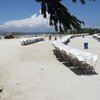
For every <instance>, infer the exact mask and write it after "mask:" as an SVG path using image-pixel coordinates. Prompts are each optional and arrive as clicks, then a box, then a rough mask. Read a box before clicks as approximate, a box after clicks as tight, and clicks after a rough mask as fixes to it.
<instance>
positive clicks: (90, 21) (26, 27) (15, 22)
mask: <svg viewBox="0 0 100 100" xmlns="http://www.w3.org/2000/svg"><path fill="white" fill-rule="evenodd" d="M86 1H87V0H86ZM61 3H62V4H64V5H65V6H66V7H67V8H68V10H69V12H70V13H71V14H72V15H74V16H76V17H77V18H78V19H80V20H82V21H84V22H85V26H83V27H94V28H100V11H99V10H100V6H99V5H100V0H96V1H95V2H90V1H89V0H88V1H87V2H86V4H85V5H82V4H80V2H77V3H76V4H75V3H72V0H62V1H61ZM40 9H41V5H40V3H37V2H36V1H35V0H0V31H18V32H19V31H21V32H46V31H48V32H49V31H54V28H52V27H50V26H49V17H47V19H44V18H43V16H42V15H41V14H40Z"/></svg>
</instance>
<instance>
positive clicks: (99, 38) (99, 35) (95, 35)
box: [93, 33, 100, 41]
mask: <svg viewBox="0 0 100 100" xmlns="http://www.w3.org/2000/svg"><path fill="white" fill-rule="evenodd" d="M93 38H95V39H97V40H98V41H100V33H98V34H93Z"/></svg>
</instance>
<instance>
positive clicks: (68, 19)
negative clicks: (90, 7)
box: [36, 0, 95, 32]
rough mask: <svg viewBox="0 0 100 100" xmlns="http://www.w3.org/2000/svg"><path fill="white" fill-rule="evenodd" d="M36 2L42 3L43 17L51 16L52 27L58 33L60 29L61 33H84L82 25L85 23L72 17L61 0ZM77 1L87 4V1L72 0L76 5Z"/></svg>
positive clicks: (38, 0) (40, 0) (39, 0)
mask: <svg viewBox="0 0 100 100" xmlns="http://www.w3.org/2000/svg"><path fill="white" fill-rule="evenodd" d="M36 1H37V2H40V3H41V14H42V15H43V17H44V18H46V17H47V13H48V14H49V15H50V21H49V24H50V26H54V27H55V30H56V31H58V29H59V30H60V31H61V32H64V31H67V30H72V29H76V30H78V31H82V29H81V25H82V24H83V25H84V22H83V21H81V20H79V19H77V18H76V17H75V16H73V15H71V14H70V13H69V11H68V9H67V8H66V7H65V6H64V5H63V4H61V2H60V1H61V0H36ZM77 1H80V2H81V3H82V4H85V1H86V0H72V2H74V3H76V2H77ZM90 1H91V0H90ZM93 1H95V0H93ZM46 12H47V13H46Z"/></svg>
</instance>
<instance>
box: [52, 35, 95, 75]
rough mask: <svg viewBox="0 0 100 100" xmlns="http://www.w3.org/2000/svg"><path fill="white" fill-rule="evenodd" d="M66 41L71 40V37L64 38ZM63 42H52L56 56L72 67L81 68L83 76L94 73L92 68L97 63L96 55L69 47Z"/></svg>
mask: <svg viewBox="0 0 100 100" xmlns="http://www.w3.org/2000/svg"><path fill="white" fill-rule="evenodd" d="M66 39H71V37H70V36H68V37H67V36H66ZM66 41H67V40H66ZM63 42H64V41H63ZM63 42H61V40H58V41H54V42H53V46H54V47H55V50H56V51H57V54H58V55H59V56H60V57H61V58H63V59H64V61H65V62H67V63H70V64H71V65H72V66H74V67H75V66H77V67H79V68H81V69H82V70H83V71H84V73H85V74H93V73H95V69H94V67H95V66H96V62H97V55H95V54H91V53H89V52H85V51H82V50H79V49H75V48H72V47H69V46H67V45H65V44H64V43H63Z"/></svg>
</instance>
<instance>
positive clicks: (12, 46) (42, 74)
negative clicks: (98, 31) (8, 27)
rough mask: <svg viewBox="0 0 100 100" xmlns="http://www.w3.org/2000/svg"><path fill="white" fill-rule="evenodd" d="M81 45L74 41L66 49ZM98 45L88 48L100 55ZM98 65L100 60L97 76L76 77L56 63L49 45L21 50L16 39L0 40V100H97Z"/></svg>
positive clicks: (76, 40)
mask: <svg viewBox="0 0 100 100" xmlns="http://www.w3.org/2000/svg"><path fill="white" fill-rule="evenodd" d="M91 39H92V38H91ZM91 39H90V40H88V41H90V42H91V43H92V41H91ZM92 40H93V39H92ZM79 41H80V42H79ZM94 41H95V42H94ZM81 43H82V40H81V38H79V39H77V38H75V39H73V40H72V41H71V43H69V45H71V46H73V47H74V46H75V47H77V48H82V47H81V46H82V45H81ZM93 43H94V44H95V43H97V41H96V40H93ZM76 44H77V46H76ZM97 44H98V43H97ZM97 44H96V45H92V47H91V48H93V49H94V48H95V47H96V49H95V50H93V52H94V53H97V54H100V53H99V50H100V46H99V45H100V42H99V44H98V45H97ZM80 45H81V46H80ZM97 49H98V50H97ZM89 50H91V49H89ZM99 65H100V59H99V63H98V64H97V67H96V71H97V73H98V75H92V76H87V75H77V74H76V73H74V72H73V71H71V70H70V69H69V68H68V67H66V66H65V65H63V64H62V63H61V62H59V61H58V60H57V59H56V57H55V55H54V53H53V46H52V42H51V41H42V42H39V43H35V44H31V45H28V46H21V45H20V43H19V39H12V40H0V88H2V89H3V92H2V93H0V100H99V99H100V86H99V85H100V75H99V73H100V67H99Z"/></svg>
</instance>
